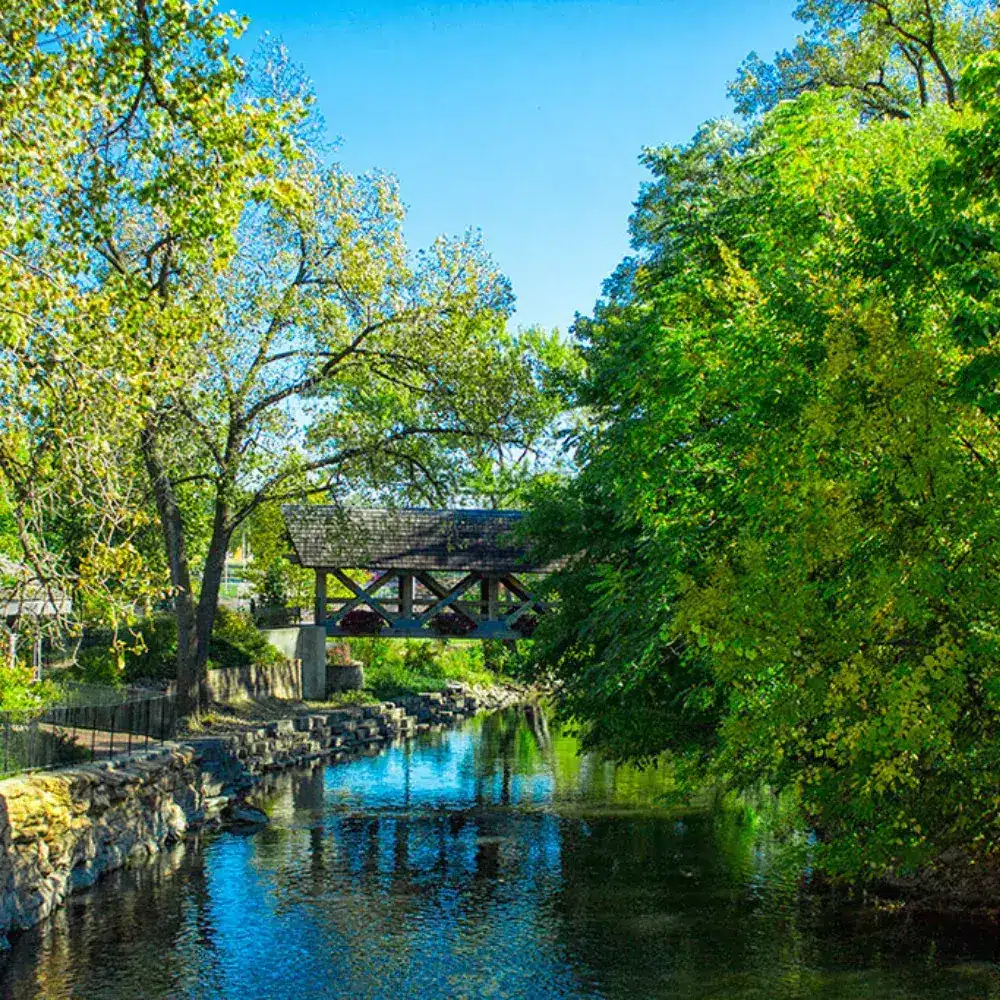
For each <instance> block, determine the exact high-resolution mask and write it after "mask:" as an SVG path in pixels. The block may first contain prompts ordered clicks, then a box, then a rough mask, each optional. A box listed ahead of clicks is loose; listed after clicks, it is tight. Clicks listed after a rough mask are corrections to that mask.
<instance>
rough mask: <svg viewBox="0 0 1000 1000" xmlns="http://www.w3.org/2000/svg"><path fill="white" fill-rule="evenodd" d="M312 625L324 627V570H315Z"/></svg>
mask: <svg viewBox="0 0 1000 1000" xmlns="http://www.w3.org/2000/svg"><path fill="white" fill-rule="evenodd" d="M313 623H314V624H315V625H326V570H325V569H318V570H316V600H315V604H314V606H313Z"/></svg>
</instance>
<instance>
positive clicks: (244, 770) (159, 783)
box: [0, 684, 531, 948]
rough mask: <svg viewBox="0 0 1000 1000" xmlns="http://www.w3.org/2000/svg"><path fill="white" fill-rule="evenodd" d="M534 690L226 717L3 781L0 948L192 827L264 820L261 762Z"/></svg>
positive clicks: (453, 717)
mask: <svg viewBox="0 0 1000 1000" xmlns="http://www.w3.org/2000/svg"><path fill="white" fill-rule="evenodd" d="M530 697H531V694H530V692H529V691H527V690H526V689H523V688H514V687H510V688H506V687H505V688H491V689H470V688H467V687H465V686H464V685H460V684H454V685H452V686H450V687H449V688H448V689H447V690H446V691H443V692H428V693H423V694H419V695H416V696H413V697H411V698H410V699H406V700H404V701H403V702H401V703H400V704H396V703H393V702H379V703H375V704H366V705H356V706H348V707H341V708H335V709H332V710H327V711H316V710H310V709H308V708H307V709H306V710H304V711H300V712H298V713H297V714H294V715H290V716H289V717H287V718H283V719H277V720H274V721H270V722H267V723H265V724H264V725H260V726H258V725H254V724H252V723H247V724H245V725H243V726H241V727H239V728H233V727H232V726H231V725H230V726H228V727H227V728H226V729H225V730H224V731H221V732H212V731H208V732H206V733H204V734H202V735H200V736H199V737H198V738H196V739H189V740H187V741H185V742H183V743H173V744H166V745H164V746H163V747H160V748H158V749H155V750H149V751H142V752H138V753H133V754H131V755H130V756H121V757H117V758H114V759H112V760H110V761H102V762H98V763H92V764H84V765H79V766H76V767H71V768H64V769H60V770H57V771H50V772H37V773H33V774H26V775H21V776H19V777H16V778H10V779H7V780H5V781H0V851H2V857H0V947H2V948H5V947H6V946H7V935H8V934H9V933H16V932H18V931H23V930H26V929H27V928H30V927H32V926H35V925H36V924H38V923H40V922H41V921H43V920H45V919H46V918H47V917H48V916H49V915H50V914H51V913H52V912H53V911H55V910H56V909H58V908H59V907H60V906H62V905H63V904H64V903H65V901H66V899H67V898H68V897H69V896H70V895H71V894H72V893H73V892H75V891H78V890H80V889H84V888H87V887H89V886H90V885H93V883H94V882H96V881H97V880H98V879H100V878H101V877H103V876H104V875H106V874H108V873H109V872H111V871H114V870H116V869H118V868H121V867H123V866H125V865H128V864H134V863H140V862H143V861H145V860H147V859H149V858H150V857H151V856H153V855H155V854H156V853H158V852H159V851H160V850H162V849H163V848H164V847H166V846H168V845H171V844H175V843H178V842H179V841H181V840H183V839H184V837H185V836H187V835H188V834H189V833H191V832H194V831H197V830H200V829H203V828H205V827H206V826H213V825H223V824H225V823H227V822H235V823H241V822H242V823H247V822H250V823H263V822H266V820H267V817H266V816H265V815H264V814H263V813H262V812H260V811H258V810H256V809H255V808H254V807H253V805H252V801H248V800H249V799H250V798H251V796H252V792H253V789H254V788H255V786H256V784H257V782H258V781H259V779H260V776H261V775H262V774H263V773H265V772H266V771H272V770H279V769H282V768H289V767H298V766H301V765H304V764H308V763H310V762H314V761H320V760H325V759H340V758H346V757H348V756H350V755H353V754H357V753H358V752H359V751H363V750H365V749H367V748H371V747H378V746H381V745H386V744H388V743H391V742H392V741H394V740H396V739H398V738H406V737H408V736H411V735H413V734H415V733H417V732H420V731H421V730H426V729H429V728H431V727H433V726H442V727H443V726H448V725H452V724H454V723H456V722H459V721H461V720H462V719H465V718H467V717H468V716H470V715H474V714H475V713H477V712H479V711H492V710H496V709H501V708H505V707H510V706H512V705H516V704H520V703H523V702H525V701H526V700H529V699H530Z"/></svg>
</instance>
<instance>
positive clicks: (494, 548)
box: [281, 504, 548, 573]
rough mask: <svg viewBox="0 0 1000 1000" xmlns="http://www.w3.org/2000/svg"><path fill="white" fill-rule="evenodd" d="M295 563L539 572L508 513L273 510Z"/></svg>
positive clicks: (514, 517)
mask: <svg viewBox="0 0 1000 1000" xmlns="http://www.w3.org/2000/svg"><path fill="white" fill-rule="evenodd" d="M281 510H282V513H283V514H284V517H285V524H286V525H287V527H288V534H289V536H290V537H291V540H292V546H293V548H294V549H295V554H296V555H297V556H298V559H299V563H300V564H301V565H302V566H309V567H314V568H317V569H324V568H325V569H381V570H386V569H409V570H445V571H447V570H454V571H461V572H472V571H478V572H481V573H518V572H520V573H525V572H531V571H532V570H536V571H543V570H545V569H547V568H548V567H545V566H538V565H537V564H536V563H535V562H534V561H533V560H532V559H531V556H530V553H529V551H528V548H527V546H526V545H524V544H523V543H521V542H520V541H518V540H517V538H516V537H515V535H514V528H515V526H516V525H517V523H518V521H520V520H521V517H522V514H521V513H520V511H514V510H426V509H420V508H396V509H379V508H367V507H336V506H319V505H309V504H303V505H289V506H285V507H282V508H281Z"/></svg>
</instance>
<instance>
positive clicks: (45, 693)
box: [0, 664, 60, 717]
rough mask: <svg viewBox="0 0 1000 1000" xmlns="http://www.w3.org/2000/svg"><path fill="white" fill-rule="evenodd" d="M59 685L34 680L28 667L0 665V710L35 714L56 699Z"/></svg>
mask: <svg viewBox="0 0 1000 1000" xmlns="http://www.w3.org/2000/svg"><path fill="white" fill-rule="evenodd" d="M59 695H60V689H59V685H58V684H55V683H54V682H52V681H41V682H38V681H35V680H34V679H33V675H32V672H31V670H30V669H29V668H27V667H24V666H21V665H19V664H15V665H14V666H0V712H13V713H16V714H23V715H25V716H29V717H30V716H33V715H37V714H38V713H39V712H41V711H42V710H43V709H44V708H45V707H46V706H47V705H50V704H52V703H53V702H55V701H57V700H58V698H59Z"/></svg>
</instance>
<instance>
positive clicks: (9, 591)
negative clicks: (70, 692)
mask: <svg viewBox="0 0 1000 1000" xmlns="http://www.w3.org/2000/svg"><path fill="white" fill-rule="evenodd" d="M72 610H73V601H72V599H71V598H70V597H69V595H68V594H66V593H65V592H64V591H62V590H61V589H59V588H57V587H54V586H50V585H47V584H45V583H44V582H43V581H41V580H39V578H38V577H37V575H36V574H35V573H34V572H33V571H32V570H31V569H30V568H29V567H27V566H25V565H24V564H23V563H18V562H14V561H13V560H11V559H6V558H4V557H2V556H0V631H3V632H4V633H6V639H7V642H6V647H7V648H6V650H5V651H4V653H5V655H4V659H5V660H6V661H7V662H12V661H13V659H14V657H15V655H16V653H17V645H18V642H19V640H20V638H21V636H22V635H23V634H24V633H28V634H30V636H31V639H32V663H33V665H34V670H35V676H36V677H40V676H41V668H42V631H43V629H42V626H43V623H45V622H51V621H54V620H58V619H60V618H65V617H66V616H67V615H69V614H71V613H72Z"/></svg>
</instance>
